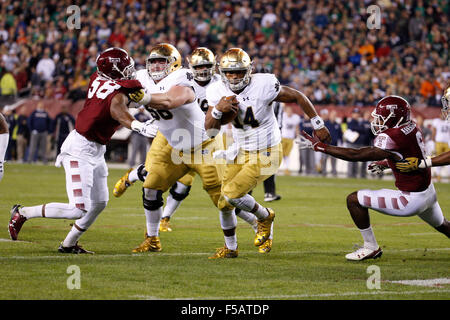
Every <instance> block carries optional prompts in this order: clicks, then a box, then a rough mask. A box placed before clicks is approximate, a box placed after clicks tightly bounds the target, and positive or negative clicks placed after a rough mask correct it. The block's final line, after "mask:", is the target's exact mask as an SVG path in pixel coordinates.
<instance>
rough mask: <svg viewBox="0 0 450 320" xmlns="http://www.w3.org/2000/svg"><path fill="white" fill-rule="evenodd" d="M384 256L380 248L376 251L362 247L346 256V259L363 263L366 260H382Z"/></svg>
mask: <svg viewBox="0 0 450 320" xmlns="http://www.w3.org/2000/svg"><path fill="white" fill-rule="evenodd" d="M382 254H383V251H382V250H381V248H380V247H378V249H376V250H373V249H369V248H365V247H360V248H359V249H358V250H356V251H355V252H352V253H349V254H347V255H346V256H345V258H346V259H347V260H351V261H362V260H366V259H376V258H380V257H381V255H382Z"/></svg>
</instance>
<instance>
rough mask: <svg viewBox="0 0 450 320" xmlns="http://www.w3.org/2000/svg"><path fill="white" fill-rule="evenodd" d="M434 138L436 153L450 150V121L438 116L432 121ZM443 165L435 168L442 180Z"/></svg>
mask: <svg viewBox="0 0 450 320" xmlns="http://www.w3.org/2000/svg"><path fill="white" fill-rule="evenodd" d="M431 130H432V139H433V141H434V145H435V155H437V156H438V155H440V154H442V153H444V152H448V151H450V123H449V122H448V121H446V120H444V119H441V118H436V119H433V122H432V129H431ZM441 170H442V167H435V168H433V173H434V174H436V177H437V180H438V181H440V180H441V175H440V173H441Z"/></svg>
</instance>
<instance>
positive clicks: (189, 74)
mask: <svg viewBox="0 0 450 320" xmlns="http://www.w3.org/2000/svg"><path fill="white" fill-rule="evenodd" d="M186 77H187V79H188V80H189V81H192V79H194V76H193V75H192V73H190V72H186Z"/></svg>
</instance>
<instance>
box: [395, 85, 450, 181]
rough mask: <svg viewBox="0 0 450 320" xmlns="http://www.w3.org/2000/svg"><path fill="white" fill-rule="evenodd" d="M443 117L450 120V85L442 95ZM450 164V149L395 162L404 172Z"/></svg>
mask: <svg viewBox="0 0 450 320" xmlns="http://www.w3.org/2000/svg"><path fill="white" fill-rule="evenodd" d="M441 101H442V119H444V120H445V121H447V122H450V118H449V115H450V87H448V88H447V89H446V90H445V91H444V94H443V96H442V99H441ZM449 164H450V151H447V152H444V153H441V154H440V155H438V156H435V157H433V158H431V157H427V158H426V159H419V158H416V157H410V158H406V159H405V160H404V161H399V162H397V163H396V164H395V166H396V167H397V169H399V170H400V171H402V172H410V171H414V170H417V169H419V168H420V169H425V168H429V167H440V166H446V165H449Z"/></svg>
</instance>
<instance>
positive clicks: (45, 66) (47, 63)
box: [36, 48, 56, 81]
mask: <svg viewBox="0 0 450 320" xmlns="http://www.w3.org/2000/svg"><path fill="white" fill-rule="evenodd" d="M55 68H56V67H55V62H54V61H53V59H51V58H50V48H45V49H44V56H43V57H42V59H41V60H39V62H38V63H37V65H36V73H37V74H38V75H39V77H40V78H41V79H42V80H44V81H48V80H53V72H54V71H55Z"/></svg>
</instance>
